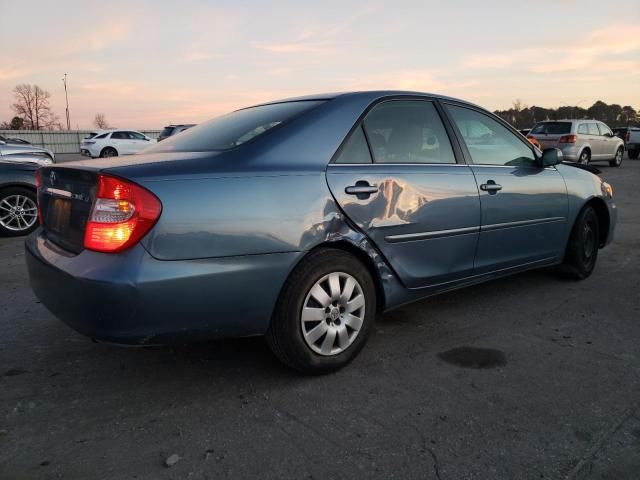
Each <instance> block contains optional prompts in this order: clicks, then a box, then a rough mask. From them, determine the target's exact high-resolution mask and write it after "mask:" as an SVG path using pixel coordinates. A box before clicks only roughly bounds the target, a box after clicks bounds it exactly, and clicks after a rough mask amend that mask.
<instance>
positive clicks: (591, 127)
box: [587, 123, 600, 135]
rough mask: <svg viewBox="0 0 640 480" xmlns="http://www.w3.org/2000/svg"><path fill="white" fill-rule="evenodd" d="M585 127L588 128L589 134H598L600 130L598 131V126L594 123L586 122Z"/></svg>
mask: <svg viewBox="0 0 640 480" xmlns="http://www.w3.org/2000/svg"><path fill="white" fill-rule="evenodd" d="M587 129H588V132H589V135H600V132H599V131H598V126H597V125H596V124H595V123H587Z"/></svg>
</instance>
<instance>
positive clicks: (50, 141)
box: [0, 130, 161, 153]
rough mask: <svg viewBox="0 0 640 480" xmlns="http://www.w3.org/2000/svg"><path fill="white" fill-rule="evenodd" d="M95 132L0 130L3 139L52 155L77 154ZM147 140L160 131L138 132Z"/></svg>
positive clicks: (156, 136)
mask: <svg viewBox="0 0 640 480" xmlns="http://www.w3.org/2000/svg"><path fill="white" fill-rule="evenodd" d="M91 131H95V130H61V131H58V130H55V131H49V130H0V135H2V136H3V137H18V138H22V139H23V140H26V141H27V142H30V143H31V144H33V145H37V146H39V147H44V148H48V149H49V150H51V151H52V152H53V153H79V152H80V142H81V141H82V139H83V138H84V137H86V136H87V135H88V134H89V133H90V132H91ZM138 131H139V132H142V133H144V134H145V135H146V136H148V137H149V138H158V135H160V132H161V130H138Z"/></svg>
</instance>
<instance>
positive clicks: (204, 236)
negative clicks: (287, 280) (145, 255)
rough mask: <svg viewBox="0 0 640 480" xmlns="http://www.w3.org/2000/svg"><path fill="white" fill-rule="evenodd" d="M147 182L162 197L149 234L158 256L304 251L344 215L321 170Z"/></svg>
mask: <svg viewBox="0 0 640 480" xmlns="http://www.w3.org/2000/svg"><path fill="white" fill-rule="evenodd" d="M144 186H145V187H147V188H148V189H149V190H151V191H152V192H154V193H155V194H156V195H157V196H158V197H159V198H161V199H162V204H163V210H162V215H161V216H160V220H159V221H158V224H157V225H156V226H155V227H154V229H153V231H152V232H151V233H150V234H149V235H148V236H147V237H146V238H145V239H144V245H145V247H146V248H147V250H148V251H149V253H150V254H151V255H152V256H154V257H155V258H158V259H161V260H185V259H197V258H213V257H228V256H236V255H257V254H267V253H283V252H293V251H302V250H306V249H308V248H311V247H312V246H313V245H314V243H316V242H318V241H320V239H323V238H325V237H326V233H327V231H328V230H330V229H331V224H332V222H334V221H337V220H338V218H339V212H338V209H337V208H336V205H335V202H334V200H333V198H332V197H331V195H330V193H329V191H328V187H327V184H326V181H325V178H324V173H323V172H318V173H308V174H299V175H261V176H242V177H219V178H201V179H184V180H168V181H149V182H145V183H144Z"/></svg>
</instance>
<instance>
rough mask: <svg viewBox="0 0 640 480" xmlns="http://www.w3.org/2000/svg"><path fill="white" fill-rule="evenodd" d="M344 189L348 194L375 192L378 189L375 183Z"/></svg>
mask: <svg viewBox="0 0 640 480" xmlns="http://www.w3.org/2000/svg"><path fill="white" fill-rule="evenodd" d="M344 191H345V192H346V193H348V194H349V195H359V194H362V193H368V194H371V193H376V192H377V191H378V187H376V186H375V185H369V186H366V187H365V186H362V187H361V186H354V185H352V186H350V187H347V188H345V189H344Z"/></svg>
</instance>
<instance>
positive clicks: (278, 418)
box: [0, 159, 640, 480]
mask: <svg viewBox="0 0 640 480" xmlns="http://www.w3.org/2000/svg"><path fill="white" fill-rule="evenodd" d="M602 171H603V177H604V178H605V179H607V180H608V181H610V182H611V183H612V184H613V187H614V191H615V194H616V198H617V203H618V206H619V210H620V218H619V222H618V229H617V233H616V240H615V241H614V243H613V244H612V245H610V246H609V247H607V248H606V249H604V250H602V251H601V252H600V257H599V261H598V266H597V267H596V270H595V272H594V274H593V275H592V276H591V277H590V278H589V279H587V280H585V281H583V282H578V283H576V282H569V281H565V280H561V279H558V278H557V277H556V276H555V274H554V273H553V272H552V271H549V270H542V271H535V272H530V273H525V274H520V275H517V276H514V277H510V278H506V279H502V280H497V281H493V282H490V283H486V284H483V285H479V286H474V287H471V288H468V289H465V290H459V291H456V292H451V293H448V294H445V295H441V296H438V297H434V298H431V299H428V300H425V301H422V302H419V303H416V304H413V305H411V306H408V307H405V308H402V309H400V310H396V311H394V312H391V313H389V314H386V315H383V316H380V317H379V318H378V320H377V324H376V328H375V333H374V335H373V336H372V337H371V339H370V341H369V343H368V345H367V346H366V347H365V349H364V350H363V352H362V354H361V355H360V356H359V357H358V358H357V359H356V360H355V361H354V362H353V363H352V364H351V365H350V366H349V367H347V368H346V369H344V370H342V371H340V372H338V373H336V374H332V375H327V376H324V377H316V378H308V377H301V376H299V375H297V374H295V373H293V372H291V371H289V370H287V369H286V368H285V367H283V366H281V365H280V364H279V363H278V362H277V361H276V360H275V359H274V358H273V357H272V355H271V354H270V353H269V351H268V349H267V348H266V346H265V345H264V343H263V341H262V340H261V339H255V338H254V339H243V340H227V341H220V342H214V343H207V344H200V345H191V346H181V347H160V348H121V347H116V346H111V345H103V344H94V343H92V342H91V341H89V340H88V339H86V338H84V337H82V336H81V335H79V334H77V333H75V332H74V331H72V330H70V329H69V328H68V327H66V326H65V325H63V324H62V323H61V322H59V321H58V320H56V319H55V318H54V317H53V316H52V315H51V314H49V313H48V312H47V311H46V310H45V309H44V308H43V307H42V306H41V305H40V304H39V303H37V301H36V299H35V297H34V296H33V294H32V293H31V290H30V289H29V286H28V280H27V276H26V271H25V266H24V255H23V253H22V240H20V239H0V327H1V330H0V331H1V332H2V333H1V334H0V478H7V479H31V478H38V479H40V478H45V479H48V478H51V479H56V478H65V479H75V478H78V479H85V478H103V479H125V478H137V479H147V478H149V479H178V478H196V479H199V478H203V479H206V478H211V479H213V478H241V479H244V478H261V479H265V478H316V479H320V478H336V479H348V478H384V479H393V478H398V479H403V480H404V479H413V478H416V479H441V480H446V479H456V480H458V479H540V478H545V479H549V478H551V479H572V480H573V479H576V480H577V479H580V480H582V479H593V480H595V479H615V480H625V479H629V480H632V479H633V480H637V479H638V478H640V473H639V472H640V408H639V406H640V403H639V402H640V375H639V374H640V342H639V341H638V339H640V293H639V292H640V209H639V208H638V196H637V192H638V184H640V161H633V160H628V159H625V162H624V163H623V165H622V167H621V168H620V169H613V168H609V167H607V166H602ZM204 294H206V292H203V295H204ZM459 347H475V348H479V349H492V350H496V351H498V353H501V354H503V355H504V356H503V357H500V358H499V360H501V361H496V362H495V363H493V364H492V363H491V362H490V361H487V364H486V365H485V364H484V363H483V366H485V367H487V368H465V367H461V366H458V365H457V364H456V363H455V362H454V363H448V361H447V359H449V358H451V356H452V355H453V353H451V351H453V352H454V353H455V352H457V350H454V349H457V348H459ZM444 352H449V354H448V355H440V354H443V353H444ZM487 358H489V359H490V358H491V357H490V356H489V357H487ZM173 454H177V455H178V456H179V457H180V458H179V460H178V461H177V463H175V464H173V465H172V466H171V467H166V466H165V464H164V462H165V460H166V459H167V458H168V457H170V456H171V455H173Z"/></svg>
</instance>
